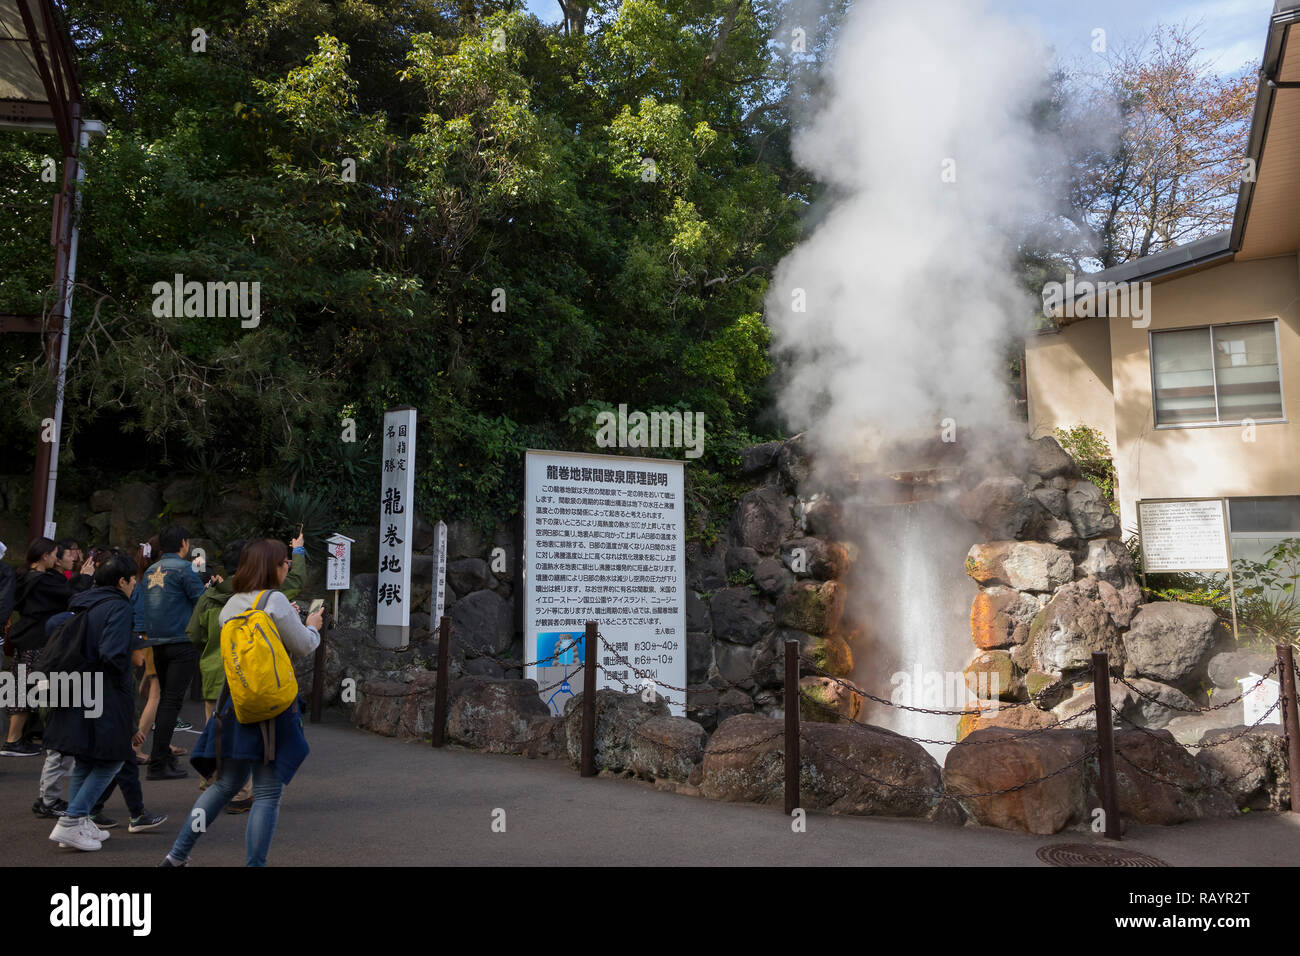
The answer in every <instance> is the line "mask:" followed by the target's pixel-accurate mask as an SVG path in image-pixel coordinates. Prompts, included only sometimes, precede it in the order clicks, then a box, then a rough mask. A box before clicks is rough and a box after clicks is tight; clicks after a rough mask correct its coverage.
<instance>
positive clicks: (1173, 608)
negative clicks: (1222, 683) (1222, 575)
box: [1124, 601, 1227, 690]
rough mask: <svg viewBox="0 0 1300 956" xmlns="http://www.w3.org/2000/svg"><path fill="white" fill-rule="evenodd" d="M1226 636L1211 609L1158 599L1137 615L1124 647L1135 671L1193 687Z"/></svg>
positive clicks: (1171, 682)
mask: <svg viewBox="0 0 1300 956" xmlns="http://www.w3.org/2000/svg"><path fill="white" fill-rule="evenodd" d="M1226 637H1227V631H1226V629H1225V628H1224V626H1223V624H1222V622H1221V621H1220V620H1219V617H1218V615H1217V614H1215V613H1214V611H1212V610H1211V609H1210V608H1208V607H1201V606H1200V605H1196V604H1184V603H1181V602H1177V601H1157V602H1154V603H1152V604H1146V605H1143V606H1142V608H1141V609H1140V610H1139V611H1138V612H1137V614H1135V615H1134V616H1133V620H1132V623H1131V624H1130V625H1129V630H1128V633H1127V634H1125V635H1124V649H1125V651H1126V653H1127V656H1128V662H1129V664H1130V666H1131V669H1132V671H1133V672H1134V673H1135V674H1138V675H1141V676H1142V677H1151V678H1154V679H1155V680H1158V681H1160V682H1162V683H1165V684H1173V685H1174V686H1175V687H1179V688H1182V689H1185V690H1192V689H1195V687H1196V684H1197V683H1198V682H1199V681H1200V680H1201V678H1203V677H1204V676H1205V669H1206V665H1207V663H1208V661H1209V659H1210V657H1211V655H1212V653H1213V651H1214V650H1215V648H1216V647H1217V646H1218V645H1219V644H1220V643H1221V642H1223V641H1224V639H1225V638H1226Z"/></svg>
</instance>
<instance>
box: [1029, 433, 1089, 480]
mask: <svg viewBox="0 0 1300 956" xmlns="http://www.w3.org/2000/svg"><path fill="white" fill-rule="evenodd" d="M1026 467H1027V469H1028V470H1029V471H1030V472H1031V473H1032V474H1035V475H1038V476H1039V477H1041V478H1045V479H1046V478H1056V477H1058V476H1059V477H1064V478H1078V477H1079V466H1078V465H1077V464H1075V462H1074V459H1073V458H1071V457H1070V455H1069V453H1067V452H1066V451H1065V449H1064V448H1062V447H1061V446H1060V444H1059V443H1058V442H1057V440H1056V439H1055V438H1053V437H1052V436H1051V435H1047V436H1045V437H1043V438H1039V439H1036V440H1034V441H1031V442H1029V461H1028V463H1027V466H1026Z"/></svg>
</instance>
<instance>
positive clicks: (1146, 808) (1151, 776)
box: [1092, 730, 1237, 826]
mask: <svg viewBox="0 0 1300 956" xmlns="http://www.w3.org/2000/svg"><path fill="white" fill-rule="evenodd" d="M1144 771H1145V772H1144ZM1221 779H1222V778H1221V777H1220V776H1219V775H1218V774H1217V773H1216V772H1215V771H1214V770H1213V769H1211V768H1210V767H1207V766H1206V765H1205V764H1203V763H1200V762H1198V761H1197V760H1196V758H1194V757H1192V755H1191V754H1189V753H1188V752H1187V751H1186V750H1184V749H1183V748H1182V746H1181V745H1180V744H1179V743H1178V742H1177V741H1176V740H1174V736H1173V734H1171V733H1169V731H1167V730H1117V731H1116V732H1115V784H1116V788H1117V790H1118V803H1119V811H1120V814H1121V815H1122V816H1124V817H1126V818H1127V819H1129V820H1132V821H1134V822H1135V823H1150V824H1158V825H1161V826H1167V825H1169V824H1171V823H1183V822H1185V821H1187V820H1201V819H1207V818H1215V817H1230V816H1234V815H1235V814H1236V813H1237V805H1236V803H1235V801H1234V800H1233V798H1232V796H1231V795H1230V794H1229V793H1228V792H1227V791H1226V790H1224V789H1223V787H1222V786H1220V781H1221ZM1094 792H1095V791H1094ZM1092 805H1093V806H1098V805H1100V800H1097V801H1096V802H1095V803H1093V804H1092Z"/></svg>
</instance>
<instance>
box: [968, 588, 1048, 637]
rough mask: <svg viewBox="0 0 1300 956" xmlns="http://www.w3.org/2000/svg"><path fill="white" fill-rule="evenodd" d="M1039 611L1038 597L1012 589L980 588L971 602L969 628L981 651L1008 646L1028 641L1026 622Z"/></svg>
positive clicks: (1031, 620)
mask: <svg viewBox="0 0 1300 956" xmlns="http://www.w3.org/2000/svg"><path fill="white" fill-rule="evenodd" d="M1040 610H1042V604H1040V603H1039V601H1038V599H1036V598H1034V597H1032V596H1031V595H1029V594H1025V593H1024V592H1023V591H1017V590H1016V589H1015V588H1009V587H1004V586H1002V585H994V586H993V587H991V588H981V589H980V592H979V593H978V594H977V595H975V600H974V601H973V602H971V609H970V631H971V637H972V638H973V639H974V641H975V646H976V647H978V648H980V649H982V650H993V649H994V648H999V647H1011V646H1012V645H1013V644H1024V643H1025V642H1026V641H1028V640H1029V625H1030V624H1031V623H1032V622H1033V620H1034V616H1035V615H1036V614H1037V613H1038V612H1039V611H1040Z"/></svg>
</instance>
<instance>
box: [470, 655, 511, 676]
mask: <svg viewBox="0 0 1300 956" xmlns="http://www.w3.org/2000/svg"><path fill="white" fill-rule="evenodd" d="M465 673H466V674H467V675H468V676H470V677H491V678H494V679H496V680H501V679H503V678H504V677H505V676H506V669H505V668H504V667H503V666H502V665H501V664H499V663H497V662H496V661H495V660H493V659H492V658H490V657H475V658H471V659H470V660H467V661H466V662H465Z"/></svg>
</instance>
